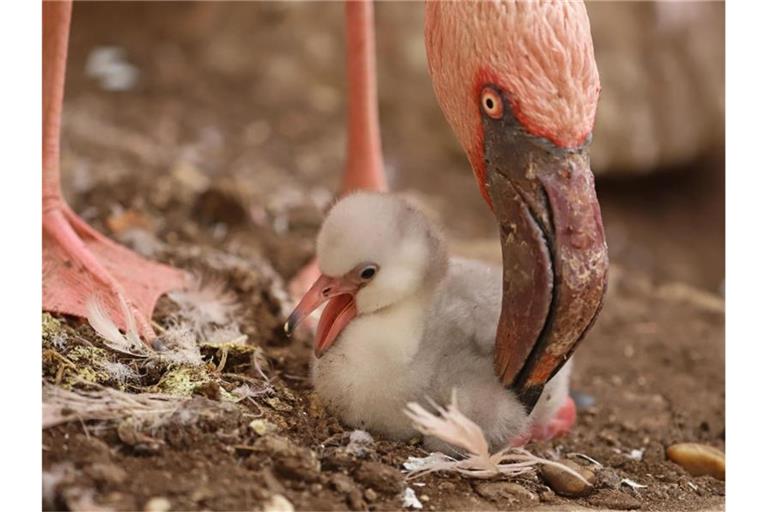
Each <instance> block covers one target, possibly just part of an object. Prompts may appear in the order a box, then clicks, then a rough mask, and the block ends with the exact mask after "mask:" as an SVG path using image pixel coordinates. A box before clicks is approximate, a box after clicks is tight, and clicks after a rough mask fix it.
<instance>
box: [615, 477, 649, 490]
mask: <svg viewBox="0 0 768 512" xmlns="http://www.w3.org/2000/svg"><path fill="white" fill-rule="evenodd" d="M620 485H626V486H628V487H631V488H632V490H633V491H637V490H638V489H645V488H646V487H648V486H647V485H642V484H639V483H637V482H635V481H634V480H630V479H629V478H624V479H623V480H622V481H621V482H620Z"/></svg>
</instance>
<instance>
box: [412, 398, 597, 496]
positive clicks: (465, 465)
mask: <svg viewBox="0 0 768 512" xmlns="http://www.w3.org/2000/svg"><path fill="white" fill-rule="evenodd" d="M431 404H432V406H433V407H434V408H435V409H436V410H437V414H434V413H431V412H429V411H427V410H426V409H425V408H424V407H422V406H421V405H419V404H418V403H417V402H409V403H408V404H407V405H406V409H405V414H406V415H407V416H408V418H410V419H411V421H413V426H414V428H415V429H416V430H418V431H419V432H421V433H422V434H424V435H427V436H434V437H436V438H438V439H440V440H441V441H444V442H446V443H448V444H450V445H452V446H455V447H456V448H458V449H460V450H462V451H463V452H464V453H465V454H466V457H465V458H462V459H456V458H453V457H450V456H448V455H445V454H443V453H439V452H438V453H431V454H430V455H429V456H428V457H425V458H423V459H418V458H415V457H410V458H409V459H408V462H407V463H406V464H408V465H406V466H405V468H406V469H407V470H408V478H415V477H418V476H421V475H424V474H427V473H432V472H435V471H454V472H457V473H461V474H463V475H467V476H471V477H475V478H490V477H493V476H495V475H499V474H504V475H509V476H517V475H521V474H523V473H527V472H529V471H532V470H533V467H534V466H536V465H540V464H547V465H551V466H557V467H558V468H560V469H562V470H563V471H566V472H568V473H570V474H572V475H574V476H575V477H577V478H579V479H580V480H582V481H584V482H585V483H586V484H587V485H591V484H589V482H587V481H586V480H585V479H584V478H583V477H582V476H581V475H579V474H578V473H577V472H575V471H573V470H572V469H570V468H569V467H567V466H565V465H563V464H560V463H559V462H555V461H550V460H547V459H543V458H541V457H536V456H535V455H533V454H532V453H530V452H529V451H527V450H524V449H522V448H512V447H508V448H504V449H502V450H500V451H498V452H496V453H493V454H492V453H490V451H489V449H488V441H487V440H486V438H485V435H484V434H483V431H482V430H481V429H480V427H479V426H478V425H477V424H476V423H475V422H473V421H472V420H470V419H469V418H467V417H466V416H465V415H464V414H462V412H461V411H460V410H459V408H458V405H457V400H456V393H455V391H454V392H453V393H452V396H451V403H450V404H449V405H448V406H447V407H445V408H444V407H441V406H439V405H437V404H435V403H434V402H431Z"/></svg>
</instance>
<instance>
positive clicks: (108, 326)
mask: <svg viewBox="0 0 768 512" xmlns="http://www.w3.org/2000/svg"><path fill="white" fill-rule="evenodd" d="M118 298H119V299H120V307H121V309H122V312H123V318H124V319H125V322H126V324H127V325H128V330H127V332H126V333H125V334H123V333H121V332H120V329H118V328H117V325H115V322H114V321H112V319H111V318H109V315H107V313H106V311H104V308H103V307H102V305H101V303H100V302H99V301H98V299H97V298H96V297H91V299H90V300H89V301H88V303H87V305H86V308H87V310H88V323H89V324H91V327H93V330H94V331H96V333H97V334H98V335H99V336H101V337H102V338H103V339H104V343H105V344H106V345H107V346H108V347H109V348H111V349H112V350H115V351H116V352H121V353H123V354H126V355H131V356H134V357H147V356H148V355H149V353H150V352H149V350H148V349H147V346H146V345H145V344H144V343H142V341H141V338H139V334H138V331H137V329H136V323H135V321H134V319H133V315H132V314H131V313H130V311H129V309H128V304H127V303H126V302H125V298H123V296H122V295H118Z"/></svg>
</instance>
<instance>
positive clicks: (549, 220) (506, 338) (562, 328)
mask: <svg viewBox="0 0 768 512" xmlns="http://www.w3.org/2000/svg"><path fill="white" fill-rule="evenodd" d="M505 110H506V111H507V112H509V114H507V115H505V116H504V117H502V118H501V119H491V118H487V117H486V118H484V120H483V130H484V136H485V137H484V151H485V163H486V190H487V192H488V195H489V196H490V198H491V203H492V206H493V209H494V212H495V214H496V217H497V220H498V223H499V230H500V236H501V245H502V254H503V264H504V283H503V300H502V313H501V318H500V319H499V325H498V328H497V331H496V361H495V366H496V373H497V375H498V376H499V379H500V380H501V382H502V383H503V384H504V385H505V386H508V387H510V388H513V389H514V390H515V392H516V393H517V395H518V397H519V398H520V400H521V401H522V402H523V404H525V406H526V407H527V408H528V410H529V411H530V410H531V409H533V406H534V405H535V404H536V402H537V401H538V398H539V396H540V394H541V392H542V389H543V387H544V385H545V384H546V383H547V381H548V380H549V379H550V378H551V377H552V376H554V375H555V373H557V371H558V370H559V369H560V368H561V367H562V365H563V364H565V362H566V361H567V360H568V358H569V357H570V356H571V354H572V353H573V350H574V349H575V348H576V345H577V344H578V342H579V341H581V339H582V338H584V335H585V334H586V333H587V331H588V330H589V329H590V328H591V326H592V324H593V322H594V321H595V318H596V317H597V314H598V313H599V311H600V308H601V306H602V300H603V294H604V293H605V289H606V283H607V281H606V277H607V271H608V251H607V247H606V244H605V234H604V231H603V222H602V218H601V215H600V205H599V204H598V202H597V196H596V194H595V187H594V177H593V175H592V171H591V169H590V165H589V156H588V154H587V148H586V144H585V145H584V146H582V147H579V148H574V149H562V148H558V147H556V146H554V145H553V144H551V143H549V142H548V141H546V140H544V139H540V138H536V137H533V136H531V135H530V134H528V133H527V131H526V130H525V129H524V128H523V127H522V126H521V125H520V123H519V122H518V121H517V119H516V118H515V117H514V115H513V114H512V113H511V112H512V109H511V108H507V109H505Z"/></svg>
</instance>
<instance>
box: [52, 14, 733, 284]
mask: <svg viewBox="0 0 768 512" xmlns="http://www.w3.org/2000/svg"><path fill="white" fill-rule="evenodd" d="M588 10H589V13H590V18H591V23H592V32H593V37H594V42H595V50H596V55H597V60H598V66H599V69H600V74H601V81H602V96H601V99H600V104H599V108H598V118H597V124H596V127H595V132H594V139H593V140H594V143H593V150H592V158H593V169H594V171H595V174H596V176H597V189H598V196H599V198H600V202H601V205H602V208H603V216H604V221H605V225H606V230H607V238H608V246H609V250H610V254H611V258H612V262H614V263H618V264H619V265H621V266H622V267H624V268H626V269H629V270H631V271H633V272H634V271H637V272H641V273H643V274H646V275H648V276H650V278H651V279H652V280H654V281H657V282H670V281H674V282H683V283H686V284H689V285H692V286H694V287H697V288H702V289H705V290H707V291H710V292H714V293H716V294H721V293H722V290H723V289H724V286H723V279H724V4H722V3H714V2H706V3H697V2H663V3H651V2H642V3H624V2H618V3H610V2H599V3H591V4H589V5H588ZM376 27H377V53H378V72H379V77H378V80H379V95H380V115H381V123H382V136H383V145H384V156H385V162H386V168H387V174H388V178H389V182H390V185H391V187H392V189H393V190H396V191H405V192H407V193H408V194H410V195H413V196H415V197H417V198H419V199H421V200H422V201H423V202H424V204H426V205H427V207H428V208H429V209H430V210H431V211H433V213H435V214H436V216H438V217H439V218H440V219H441V220H442V222H443V223H444V224H445V226H446V227H447V230H448V232H449V235H450V238H451V240H452V242H453V244H454V249H455V251H457V252H460V253H463V254H466V255H472V256H479V257H487V258H491V259H493V258H496V257H498V256H497V253H498V241H497V235H496V227H495V223H494V220H493V218H492V216H491V215H490V213H489V211H488V209H487V206H486V205H485V204H484V203H483V202H482V200H481V197H480V194H478V193H477V190H476V185H475V182H474V179H473V177H472V174H471V171H470V169H469V165H468V163H467V162H466V159H465V157H464V155H463V153H462V152H461V150H460V148H459V146H458V144H457V142H456V141H455V139H454V137H453V134H452V133H451V131H450V129H449V127H448V125H447V124H446V123H445V121H444V119H443V117H442V114H441V112H440V110H439V107H438V105H437V103H436V101H435V98H434V95H433V92H432V87H431V83H430V80H429V76H428V74H427V65H426V55H425V50H424V41H423V5H422V3H421V2H413V3H411V2H408V3H399V2H398V3H391V2H386V3H378V4H377V5H376ZM344 52H345V49H344V7H343V4H341V3H335V2H334V3H329V2H323V3H315V2H313V3H303V2H280V3H272V2H258V3H226V2H217V3H180V2H179V3H177V2H169V3H165V2H151V3H132V2H120V3H112V2H109V3H96V2H87V3H83V2H77V3H76V4H75V6H74V11H73V22H72V32H71V38H70V58H69V64H68V66H69V67H68V76H67V85H66V99H65V111H64V130H63V179H64V182H65V187H66V190H65V192H66V193H67V195H68V196H69V197H70V199H71V200H72V201H73V203H74V204H75V207H76V209H77V210H78V211H79V212H80V213H82V215H83V216H84V217H86V219H87V220H89V221H90V222H93V223H94V224H96V225H97V227H102V228H104V226H102V225H100V222H101V221H100V219H102V218H105V217H107V218H108V217H109V216H110V215H112V216H113V217H114V215H115V214H116V212H117V213H119V212H120V211H123V210H126V209H135V210H137V211H145V210H150V211H152V210H153V209H154V210H155V212H156V213H157V212H161V214H159V215H156V216H154V217H153V219H154V220H152V222H155V223H156V224H157V223H159V224H160V225H155V226H153V230H150V231H152V232H153V233H159V236H161V237H162V238H163V239H164V240H165V241H169V242H172V241H173V239H174V237H181V238H184V237H187V238H189V239H194V238H195V236H197V235H199V233H195V231H196V230H199V229H201V228H200V227H199V226H200V222H203V224H205V223H207V225H208V226H209V227H210V230H209V233H208V234H209V235H210V236H211V237H213V238H219V239H221V240H222V241H226V242H227V243H228V244H229V243H236V240H235V241H233V238H232V236H233V235H232V233H233V230H232V229H231V228H232V226H233V225H237V224H238V223H239V224H241V225H246V226H248V228H249V229H250V228H253V229H261V230H262V231H264V232H265V233H268V234H269V236H268V237H267V238H265V240H267V242H266V243H265V244H266V247H265V248H253V250H263V251H264V252H266V253H267V256H269V257H270V260H271V261H273V263H274V265H275V267H276V269H277V270H278V271H279V272H280V273H281V274H283V275H284V276H290V275H291V274H292V273H293V272H295V271H296V269H298V268H299V267H300V266H301V265H302V264H303V263H304V262H305V261H306V259H307V258H308V257H309V256H310V254H311V250H312V243H313V240H312V238H313V236H312V235H313V234H314V230H316V229H317V226H318V224H319V222H320V219H321V214H322V211H323V209H324V208H325V207H326V206H327V204H328V203H329V201H330V200H331V199H332V198H333V195H334V193H335V191H336V188H337V184H338V181H339V179H340V175H341V171H342V169H343V162H344V145H345V124H344V123H345V82H344V77H345V72H344V55H345V54H344ZM184 194H187V195H186V196H185V195H184ZM185 198H186V199H188V200H189V204H190V205H192V207H191V209H189V210H187V211H186V213H188V214H190V215H192V216H193V217H194V218H195V219H196V220H197V221H198V222H196V223H191V222H190V223H188V224H185V225H184V226H183V227H182V228H181V229H174V232H172V233H164V232H163V225H162V224H163V222H165V221H164V220H163V217H164V216H165V217H167V216H168V215H171V214H170V213H168V212H169V211H172V210H173V209H172V208H169V204H170V203H173V202H174V201H180V200H182V199H185ZM232 198H235V199H236V200H234V201H232V200H231V199H232ZM105 214H106V215H105ZM184 214H185V213H183V212H182V213H180V214H179V215H184ZM123 220H125V219H124V218H123ZM133 223H134V224H135V222H133ZM108 224H109V221H108ZM176 225H178V223H177V224H176ZM254 226H255V227H254ZM106 229H111V231H112V235H113V236H116V237H117V238H121V232H122V231H123V230H121V229H120V226H119V225H118V226H117V227H116V225H112V224H109V225H108V226H107V228H106ZM133 235H135V232H134V233H133ZM128 238H129V237H128V236H127V235H126V236H125V237H124V239H123V240H122V241H123V242H125V243H128V244H129V245H133V246H136V245H137V244H140V243H144V244H145V247H144V249H145V250H144V251H142V252H145V253H146V252H151V251H149V250H148V249H147V247H146V244H147V243H150V242H151V240H149V242H148V241H147V240H144V241H143V242H142V241H140V240H137V239H135V237H134V239H131V240H129V239H128ZM270 240H271V241H272V242H270ZM280 240H282V241H285V240H290V241H291V243H290V244H288V245H286V244H283V243H277V242H275V241H280ZM285 247H289V248H290V250H285Z"/></svg>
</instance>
